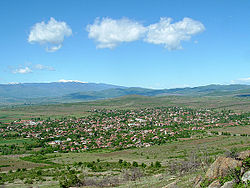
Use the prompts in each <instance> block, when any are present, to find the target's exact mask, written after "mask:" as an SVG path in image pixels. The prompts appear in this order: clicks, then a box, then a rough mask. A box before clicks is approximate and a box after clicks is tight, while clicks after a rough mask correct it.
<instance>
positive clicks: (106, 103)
mask: <svg viewBox="0 0 250 188" xmlns="http://www.w3.org/2000/svg"><path fill="white" fill-rule="evenodd" d="M157 106H179V107H190V108H209V109H216V110H222V109H227V110H234V111H236V112H249V111H250V99H249V98H236V97H182V96H162V97H145V96H136V95H134V96H125V97H120V98H115V99H107V100H99V101H91V102H79V103H65V104H50V105H40V106H39V105H34V106H20V107H7V108H6V107H5V108H1V109H0V121H7V122H9V121H13V120H16V119H19V118H21V119H31V118H35V117H40V118H42V119H43V118H44V119H45V118H48V117H50V118H61V117H65V116H75V117H83V116H86V115H89V114H90V113H89V112H88V111H89V110H91V109H95V108H96V109H100V108H106V109H135V108H145V107H147V108H148V107H157Z"/></svg>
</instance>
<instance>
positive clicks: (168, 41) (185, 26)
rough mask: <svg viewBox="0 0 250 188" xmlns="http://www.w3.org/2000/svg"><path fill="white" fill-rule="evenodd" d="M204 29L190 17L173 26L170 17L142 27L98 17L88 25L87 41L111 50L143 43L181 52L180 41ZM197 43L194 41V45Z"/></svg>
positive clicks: (124, 20) (125, 20)
mask: <svg viewBox="0 0 250 188" xmlns="http://www.w3.org/2000/svg"><path fill="white" fill-rule="evenodd" d="M204 30H205V27H204V25H203V24H202V23H201V22H199V21H196V20H193V19H191V18H183V20H182V21H179V22H175V23H172V18H161V19H160V21H159V22H158V23H154V24H151V25H149V26H143V25H142V24H140V23H139V22H136V21H132V20H129V19H128V18H123V19H119V20H114V19H111V18H102V19H101V20H100V19H99V18H97V19H96V20H95V22H94V23H93V24H92V25H91V24H90V25H88V26H87V31H88V32H89V35H88V36H89V38H91V39H94V40H95V41H96V42H97V48H114V47H116V46H117V45H118V44H120V43H122V42H132V41H136V40H139V39H141V38H143V41H145V42H148V43H152V44H157V45H164V47H165V48H167V49H168V50H178V49H182V46H181V42H182V41H188V40H190V38H191V37H192V36H193V35H196V34H198V33H201V32H203V31H204ZM195 43H197V42H195Z"/></svg>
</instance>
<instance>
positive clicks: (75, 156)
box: [52, 136, 250, 165]
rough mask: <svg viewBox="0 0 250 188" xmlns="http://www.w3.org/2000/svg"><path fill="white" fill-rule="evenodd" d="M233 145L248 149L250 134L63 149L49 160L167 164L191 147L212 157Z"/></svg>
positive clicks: (183, 155)
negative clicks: (96, 149)
mask: <svg viewBox="0 0 250 188" xmlns="http://www.w3.org/2000/svg"><path fill="white" fill-rule="evenodd" d="M233 147H238V148H244V149H245V150H247V149H250V138H249V137H240V136H238V137H231V136H213V137H207V138H202V139H193V140H186V141H178V142H172V143H167V144H164V145H155V146H151V147H148V148H135V149H128V150H123V151H114V152H103V153H95V152H91V153H89V152H83V153H63V154H61V157H57V158H54V159H52V161H53V162H55V163H61V164H73V163H74V162H91V161H96V160H97V159H100V160H101V161H109V162H117V161H118V160H119V159H123V160H126V161H128V162H133V161H136V162H138V163H142V162H144V163H145V164H147V165H150V163H151V162H155V161H161V162H162V164H163V165H168V163H169V162H171V161H173V160H183V159H185V158H186V157H188V156H189V155H190V154H191V152H193V151H197V152H199V154H200V155H203V154H204V153H208V155H209V156H212V157H215V155H218V154H223V153H224V152H226V151H227V150H230V148H233Z"/></svg>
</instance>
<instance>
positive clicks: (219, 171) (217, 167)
mask: <svg viewBox="0 0 250 188" xmlns="http://www.w3.org/2000/svg"><path fill="white" fill-rule="evenodd" d="M238 166H240V167H241V166H242V161H238V160H235V159H232V158H227V157H218V158H217V159H216V161H215V162H214V163H213V164H212V165H211V167H210V168H209V169H208V171H207V173H206V178H208V179H209V180H211V179H215V178H218V177H223V176H226V175H227V174H228V172H229V170H230V169H234V168H236V167H238Z"/></svg>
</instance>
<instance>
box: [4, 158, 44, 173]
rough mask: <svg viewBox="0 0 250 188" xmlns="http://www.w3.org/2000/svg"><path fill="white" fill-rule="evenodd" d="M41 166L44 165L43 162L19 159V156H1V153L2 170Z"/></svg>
mask: <svg viewBox="0 0 250 188" xmlns="http://www.w3.org/2000/svg"><path fill="white" fill-rule="evenodd" d="M39 166H44V165H43V164H35V163H32V162H28V161H23V160H21V159H19V156H18V155H16V156H13V155H12V156H1V155H0V172H6V171H9V170H17V169H18V168H19V169H22V168H26V169H30V168H35V167H39Z"/></svg>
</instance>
